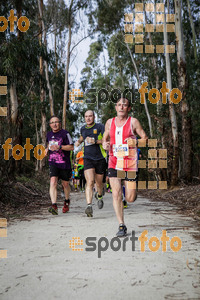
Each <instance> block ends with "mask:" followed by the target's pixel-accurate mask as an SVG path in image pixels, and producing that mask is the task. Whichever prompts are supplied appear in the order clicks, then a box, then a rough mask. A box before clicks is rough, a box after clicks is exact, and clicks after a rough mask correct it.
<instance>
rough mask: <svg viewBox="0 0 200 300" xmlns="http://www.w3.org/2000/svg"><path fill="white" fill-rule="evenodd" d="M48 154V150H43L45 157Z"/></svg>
mask: <svg viewBox="0 0 200 300" xmlns="http://www.w3.org/2000/svg"><path fill="white" fill-rule="evenodd" d="M48 152H49V149H48V148H46V149H45V150H44V154H45V157H46V156H47V155H48Z"/></svg>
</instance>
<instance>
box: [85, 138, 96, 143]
mask: <svg viewBox="0 0 200 300" xmlns="http://www.w3.org/2000/svg"><path fill="white" fill-rule="evenodd" d="M86 141H87V142H88V144H95V138H93V137H89V136H87V137H86Z"/></svg>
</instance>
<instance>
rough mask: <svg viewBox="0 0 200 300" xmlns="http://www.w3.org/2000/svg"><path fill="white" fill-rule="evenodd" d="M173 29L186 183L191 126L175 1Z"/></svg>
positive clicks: (178, 5)
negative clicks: (179, 92)
mask: <svg viewBox="0 0 200 300" xmlns="http://www.w3.org/2000/svg"><path fill="white" fill-rule="evenodd" d="M175 28H176V46H177V61H178V84H179V86H178V88H179V90H180V91H181V93H182V100H181V113H182V164H183V166H182V177H183V178H184V179H185V180H186V181H191V179H192V126H191V117H190V116H189V104H188V102H187V98H186V96H187V92H186V91H187V89H188V81H187V76H186V60H185V51H184V41H183V29H182V21H181V1H180V0H175Z"/></svg>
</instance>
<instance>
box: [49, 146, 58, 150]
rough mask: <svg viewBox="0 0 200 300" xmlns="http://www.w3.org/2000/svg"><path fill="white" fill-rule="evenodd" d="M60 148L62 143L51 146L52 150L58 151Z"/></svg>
mask: <svg viewBox="0 0 200 300" xmlns="http://www.w3.org/2000/svg"><path fill="white" fill-rule="evenodd" d="M59 149H60V145H52V146H51V147H50V150H51V151H58V150H59Z"/></svg>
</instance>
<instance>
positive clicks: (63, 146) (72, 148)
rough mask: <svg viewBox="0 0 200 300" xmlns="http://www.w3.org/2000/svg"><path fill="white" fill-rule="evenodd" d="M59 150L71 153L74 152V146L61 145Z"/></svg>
mask: <svg viewBox="0 0 200 300" xmlns="http://www.w3.org/2000/svg"><path fill="white" fill-rule="evenodd" d="M60 149H61V150H64V151H73V150H74V145H73V144H72V145H61V146H60Z"/></svg>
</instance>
